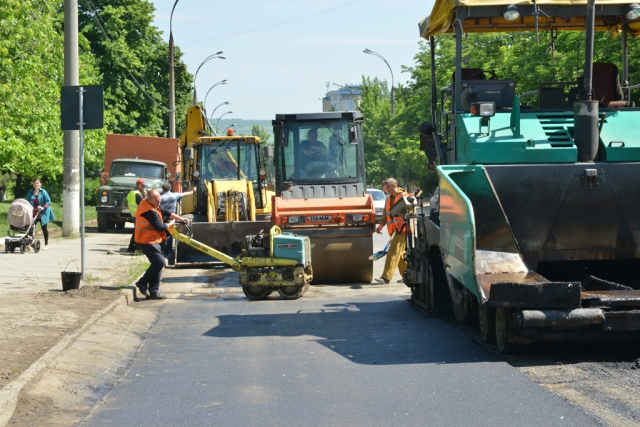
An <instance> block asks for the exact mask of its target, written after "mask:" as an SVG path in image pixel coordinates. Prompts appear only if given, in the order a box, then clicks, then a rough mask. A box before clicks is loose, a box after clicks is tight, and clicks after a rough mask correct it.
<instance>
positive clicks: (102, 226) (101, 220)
mask: <svg viewBox="0 0 640 427" xmlns="http://www.w3.org/2000/svg"><path fill="white" fill-rule="evenodd" d="M98 231H99V232H100V233H106V232H107V214H106V213H100V212H98Z"/></svg>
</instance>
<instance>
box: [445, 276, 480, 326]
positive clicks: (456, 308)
mask: <svg viewBox="0 0 640 427" xmlns="http://www.w3.org/2000/svg"><path fill="white" fill-rule="evenodd" d="M447 282H448V283H449V291H450V292H451V302H452V305H453V314H454V315H455V316H456V319H457V320H458V322H460V323H462V324H463V325H469V324H471V323H473V322H474V321H475V320H476V314H475V313H476V311H477V301H476V300H475V296H474V295H473V294H472V293H471V292H470V291H469V290H468V289H467V288H466V287H465V286H464V285H463V284H462V283H460V282H458V280H456V279H455V278H454V277H452V276H451V275H450V274H448V273H447Z"/></svg>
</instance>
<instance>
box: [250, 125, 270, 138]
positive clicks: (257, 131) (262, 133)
mask: <svg viewBox="0 0 640 427" xmlns="http://www.w3.org/2000/svg"><path fill="white" fill-rule="evenodd" d="M251 135H253V136H257V137H259V138H260V141H262V142H267V141H269V138H271V134H270V133H269V132H267V131H266V129H265V128H264V126H259V125H253V127H252V128H251Z"/></svg>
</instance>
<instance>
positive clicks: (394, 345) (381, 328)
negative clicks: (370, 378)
mask: <svg viewBox="0 0 640 427" xmlns="http://www.w3.org/2000/svg"><path fill="white" fill-rule="evenodd" d="M261 303H266V304H270V303H272V304H283V303H286V302H285V301H277V300H274V301H263V302H261ZM217 318H218V320H219V322H220V324H219V326H216V327H215V328H212V329H210V330H209V331H207V332H206V333H205V334H204V335H205V336H210V337H222V338H237V337H270V336H274V337H304V336H309V340H312V341H315V342H317V343H319V344H320V345H322V346H324V347H326V348H327V349H329V350H331V351H334V352H336V353H338V354H340V355H341V356H343V357H344V358H346V359H348V360H350V361H352V362H355V363H359V364H366V365H397V364H413V363H440V364H450V363H467V362H495V361H500V359H499V358H497V357H496V356H495V355H493V354H491V353H490V352H487V351H484V350H483V349H481V348H480V347H479V346H478V345H477V344H475V343H474V342H473V341H470V340H468V339H467V337H465V336H464V335H463V334H461V333H460V332H458V331H456V330H455V329H454V328H451V327H450V326H448V325H447V324H446V323H444V322H442V321H440V320H435V319H428V318H425V317H424V316H423V315H422V314H420V313H419V312H417V311H415V310H414V309H413V308H411V307H410V306H409V304H407V302H406V301H404V300H392V301H384V302H366V303H360V302H359V303H346V304H326V305H324V306H323V308H322V309H320V310H317V309H312V310H309V311H306V310H304V309H303V310H300V311H298V312H296V313H281V314H242V315H240V314H232V315H220V316H218V317H217Z"/></svg>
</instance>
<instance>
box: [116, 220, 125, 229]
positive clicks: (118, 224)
mask: <svg viewBox="0 0 640 427" xmlns="http://www.w3.org/2000/svg"><path fill="white" fill-rule="evenodd" d="M125 224H126V222H124V221H118V222H116V229H118V230H124V225H125Z"/></svg>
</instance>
